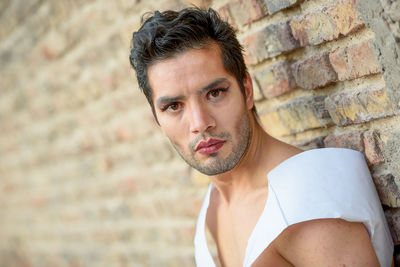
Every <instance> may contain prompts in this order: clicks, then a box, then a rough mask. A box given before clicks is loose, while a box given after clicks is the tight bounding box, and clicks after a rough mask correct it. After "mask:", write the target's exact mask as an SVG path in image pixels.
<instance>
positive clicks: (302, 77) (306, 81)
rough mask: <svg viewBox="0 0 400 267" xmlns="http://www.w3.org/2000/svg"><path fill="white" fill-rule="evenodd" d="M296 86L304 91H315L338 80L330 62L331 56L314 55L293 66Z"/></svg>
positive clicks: (325, 54)
mask: <svg viewBox="0 0 400 267" xmlns="http://www.w3.org/2000/svg"><path fill="white" fill-rule="evenodd" d="M292 73H293V76H294V79H295V80H296V84H297V85H298V86H299V87H301V88H303V89H308V90H310V89H315V88H318V87H322V86H325V85H328V84H330V83H332V82H334V81H336V80H337V75H336V72H335V71H334V70H333V68H332V65H331V63H330V62H329V54H328V53H324V54H321V55H314V56H311V57H309V58H307V59H304V60H301V61H297V62H295V63H293V64H292Z"/></svg>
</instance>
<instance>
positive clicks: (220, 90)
mask: <svg viewBox="0 0 400 267" xmlns="http://www.w3.org/2000/svg"><path fill="white" fill-rule="evenodd" d="M228 89H229V87H224V88H216V89H212V90H210V91H208V93H207V95H210V94H211V93H213V92H220V93H221V92H222V93H223V92H226V91H228Z"/></svg>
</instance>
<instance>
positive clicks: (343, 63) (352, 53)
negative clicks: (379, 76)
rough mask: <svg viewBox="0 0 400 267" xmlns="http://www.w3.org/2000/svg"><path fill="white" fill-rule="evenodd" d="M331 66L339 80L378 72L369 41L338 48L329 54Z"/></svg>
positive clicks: (377, 65) (377, 64)
mask: <svg viewBox="0 0 400 267" xmlns="http://www.w3.org/2000/svg"><path fill="white" fill-rule="evenodd" d="M329 60H330V62H331V64H332V67H333V68H334V70H335V71H336V73H337V74H338V79H339V80H341V81H344V80H352V79H355V78H359V77H362V76H366V75H370V74H374V73H379V72H380V71H381V68H380V65H379V63H378V61H377V60H376V57H375V55H374V53H373V51H372V48H371V44H370V42H369V41H366V42H363V43H361V44H357V45H353V46H350V47H345V48H338V49H336V50H335V51H333V52H331V53H330V54H329Z"/></svg>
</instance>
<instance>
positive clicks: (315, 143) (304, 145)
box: [296, 136, 325, 150]
mask: <svg viewBox="0 0 400 267" xmlns="http://www.w3.org/2000/svg"><path fill="white" fill-rule="evenodd" d="M324 139H325V136H320V137H317V138H313V139H311V140H307V141H305V140H303V141H302V142H299V143H297V144H296V146H297V147H299V148H301V149H302V150H310V149H315V148H323V147H325V145H324Z"/></svg>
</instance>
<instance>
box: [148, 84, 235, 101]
mask: <svg viewBox="0 0 400 267" xmlns="http://www.w3.org/2000/svg"><path fill="white" fill-rule="evenodd" d="M222 82H229V81H228V79H226V78H217V79H215V80H214V81H212V82H211V83H210V84H208V85H206V86H205V87H203V88H201V89H200V90H198V91H197V92H196V94H198V95H201V94H203V93H204V92H206V91H208V90H210V89H212V88H214V87H216V86H217V85H218V84H220V83H222ZM182 99H185V97H184V96H183V95H179V96H175V97H169V96H162V97H160V98H157V101H156V103H157V106H162V105H165V104H167V103H172V102H176V101H179V100H182Z"/></svg>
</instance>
